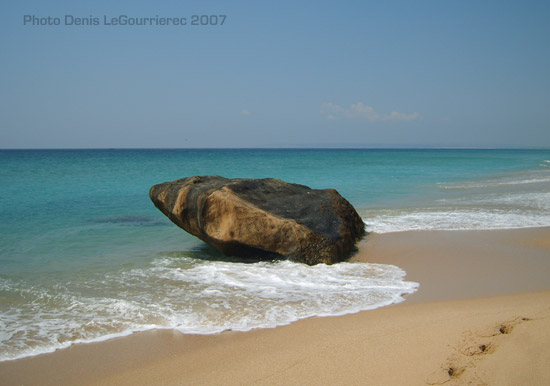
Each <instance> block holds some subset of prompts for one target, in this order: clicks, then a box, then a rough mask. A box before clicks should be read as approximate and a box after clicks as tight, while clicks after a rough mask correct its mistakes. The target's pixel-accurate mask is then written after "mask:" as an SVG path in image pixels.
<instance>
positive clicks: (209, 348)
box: [0, 228, 550, 386]
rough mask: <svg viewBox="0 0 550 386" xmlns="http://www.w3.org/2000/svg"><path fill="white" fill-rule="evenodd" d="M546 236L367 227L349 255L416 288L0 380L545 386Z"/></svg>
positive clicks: (69, 355)
mask: <svg viewBox="0 0 550 386" xmlns="http://www.w3.org/2000/svg"><path fill="white" fill-rule="evenodd" d="M549 240H550V230H549V229H548V228H538V229H528V230H527V229H526V230H514V231H476V232H470V231H467V232H457V231H454V232H445V231H438V232H426V231H422V232H403V233H395V234H384V235H371V236H369V238H368V239H367V240H366V242H363V243H362V244H361V245H360V250H359V253H358V254H357V255H356V256H355V257H354V259H356V260H362V261H371V262H378V263H391V264H396V265H398V266H400V267H402V268H404V269H405V270H406V271H407V272H408V277H407V278H408V279H409V280H415V281H419V282H420V284H421V287H420V290H419V291H418V292H417V293H415V294H413V295H411V296H409V297H408V298H407V301H405V302H403V303H401V304H400V305H397V306H391V307H385V308H381V309H377V310H373V311H366V312H361V313H358V314H353V315H346V316H342V317H329V318H311V319H306V320H302V321H299V322H296V323H293V324H291V325H289V326H283V327H278V328H275V329H262V330H254V331H251V332H247V333H237V332H226V333H222V334H217V335H210V336H194V335H183V334H179V333H177V332H174V331H169V330H167V331H152V332H146V333H139V334H134V335H132V336H130V337H126V338H119V339H114V340H110V341H107V342H101V343H93V344H82V345H75V346H73V347H70V348H69V349H65V350H60V351H58V352H55V353H53V354H45V355H40V356H37V357H32V358H25V359H21V360H16V361H10V362H3V363H0V384H1V385H88V384H93V385H186V384H192V385H320V384H324V385H428V384H433V385H437V384H445V385H488V386H489V385H499V386H500V385H550V366H548V363H550V245H549V244H550V242H549ZM503 294H513V295H506V296H495V295H503Z"/></svg>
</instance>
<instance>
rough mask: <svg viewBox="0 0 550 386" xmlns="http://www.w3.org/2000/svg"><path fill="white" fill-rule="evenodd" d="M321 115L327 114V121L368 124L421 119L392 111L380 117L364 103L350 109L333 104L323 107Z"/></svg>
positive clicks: (415, 114) (412, 114) (413, 115)
mask: <svg viewBox="0 0 550 386" xmlns="http://www.w3.org/2000/svg"><path fill="white" fill-rule="evenodd" d="M321 113H322V114H326V116H327V119H330V120H338V119H357V120H365V121H368V122H376V121H414V120H416V119H418V118H420V114H419V113H417V112H414V113H411V114H406V113H400V112H398V111H392V112H391V113H389V114H383V115H380V114H379V113H377V112H376V110H374V108H373V107H372V106H366V105H365V104H363V102H357V103H356V104H352V105H351V106H350V107H348V108H345V107H342V106H340V105H336V104H334V103H332V102H328V103H324V104H322V105H321Z"/></svg>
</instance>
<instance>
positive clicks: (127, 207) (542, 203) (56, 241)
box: [0, 150, 550, 360]
mask: <svg viewBox="0 0 550 386" xmlns="http://www.w3.org/2000/svg"><path fill="white" fill-rule="evenodd" d="M0 165H1V168H0V184H1V186H2V195H0V353H2V354H0V359H2V360H6V359H13V358H17V357H21V356H28V355H33V354H37V353H41V352H46V351H51V350H53V349H55V348H60V347H66V346H68V345H70V344H72V343H74V342H81V341H92V340H100V339H105V338H108V337H112V336H118V335H122V334H127V333H130V332H132V331H138V330H144V329H150V328H178V329H180V330H181V331H184V332H196V333H212V332H218V331H222V330H226V329H234V330H247V329H250V328H257V327H270V326H275V325H280V324H285V323H289V322H291V321H293V320H296V319H300V318H303V317H308V316H312V315H337V314H344V313H349V312H355V311H358V310H362V309H370V308H376V307H379V306H382V305H385V304H390V303H392V302H396V301H400V300H402V298H401V295H402V294H404V293H410V292H413V291H414V290H415V288H416V284H415V283H410V282H406V281H404V280H403V277H404V274H405V273H404V272H403V271H402V270H400V269H399V268H397V267H392V266H379V265H370V264H338V265H335V266H330V267H327V266H319V267H305V266H301V265H298V264H295V263H290V262H263V263H255V264H245V263H239V262H228V261H223V260H224V259H223V258H221V256H219V254H217V252H216V251H214V250H212V249H210V248H209V247H207V246H205V245H204V244H203V243H202V242H200V241H199V240H197V239H195V238H194V237H192V236H190V235H188V234H186V233H185V232H183V231H182V230H180V229H179V228H177V227H176V226H174V225H172V223H170V221H169V220H167V219H166V218H165V217H164V215H162V214H161V213H160V212H159V211H158V210H157V209H156V208H154V206H153V205H152V203H151V202H150V200H149V197H148V191H149V188H150V187H151V186H152V185H154V184H157V183H160V182H164V181H169V180H174V179H177V178H181V177H186V176H192V175H209V174H217V175H222V176H225V177H243V178H263V177H274V178H281V179H283V180H285V181H288V182H295V183H300V184H304V185H308V186H310V187H312V188H336V189H337V190H338V191H339V192H340V193H341V194H342V195H343V196H344V197H346V198H347V199H348V200H349V201H350V202H351V203H352V204H353V205H354V206H355V207H356V208H357V210H358V212H359V213H360V214H361V215H362V217H363V218H364V219H365V222H366V226H367V230H369V231H373V232H392V231H402V230H409V229H491V228H515V227H528V226H550V151H548V150H14V151H0ZM420 285H421V283H420Z"/></svg>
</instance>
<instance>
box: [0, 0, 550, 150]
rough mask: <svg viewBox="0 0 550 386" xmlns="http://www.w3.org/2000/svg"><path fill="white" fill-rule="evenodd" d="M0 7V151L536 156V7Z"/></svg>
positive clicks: (547, 108)
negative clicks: (130, 22)
mask: <svg viewBox="0 0 550 386" xmlns="http://www.w3.org/2000/svg"><path fill="white" fill-rule="evenodd" d="M0 7H1V11H2V12H1V16H0V17H1V21H2V22H1V25H0V52H1V54H0V71H1V75H0V105H1V106H2V110H1V114H0V148H90V147H91V148H96V147H295V146H298V147H310V146H311V147H371V146H385V147H416V146H423V147H433V146H478V147H550V23H549V22H548V20H550V2H547V1H494V2H493V1H383V2H382V1H376V2H370V1H339V2H336V1H333V2H327V1H315V2H314V1H299V2H298V1H295V2H292V1H288V2H287V1H278V2H260V1H250V2H244V1H241V2H236V1H234V2H229V1H218V2H214V1H165V2H162V3H161V2H154V1H148V2H145V1H142V2H138V1H119V2H117V3H116V4H112V3H111V2H107V1H93V2H92V1H89V2H79V3H78V4H76V2H74V1H66V2H61V1H58V2H44V1H25V0H23V1H20V2H3V3H2V5H1V6H0ZM195 14H197V15H222V14H223V15H227V18H226V20H225V23H224V25H223V26H219V25H218V26H190V25H187V26H133V27H132V26H106V25H103V18H104V16H105V15H106V16H107V17H108V18H112V17H118V16H120V15H127V16H129V17H155V16H156V15H158V16H161V17H185V18H187V19H188V20H190V18H191V16H192V15H195ZM24 15H35V16H36V17H48V16H51V17H59V18H60V19H61V25H60V26H47V25H46V26H32V25H24V24H23V19H24ZM65 15H72V16H75V17H82V18H84V17H90V16H91V17H97V18H98V19H99V20H100V25H97V26H74V25H73V26H66V25H63V24H64V18H65Z"/></svg>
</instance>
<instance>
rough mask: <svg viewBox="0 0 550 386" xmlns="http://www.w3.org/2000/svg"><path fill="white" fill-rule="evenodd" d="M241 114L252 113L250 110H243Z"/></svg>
mask: <svg viewBox="0 0 550 386" xmlns="http://www.w3.org/2000/svg"><path fill="white" fill-rule="evenodd" d="M240 114H241V115H251V114H252V113H251V112H250V111H248V110H241V112H240Z"/></svg>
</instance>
